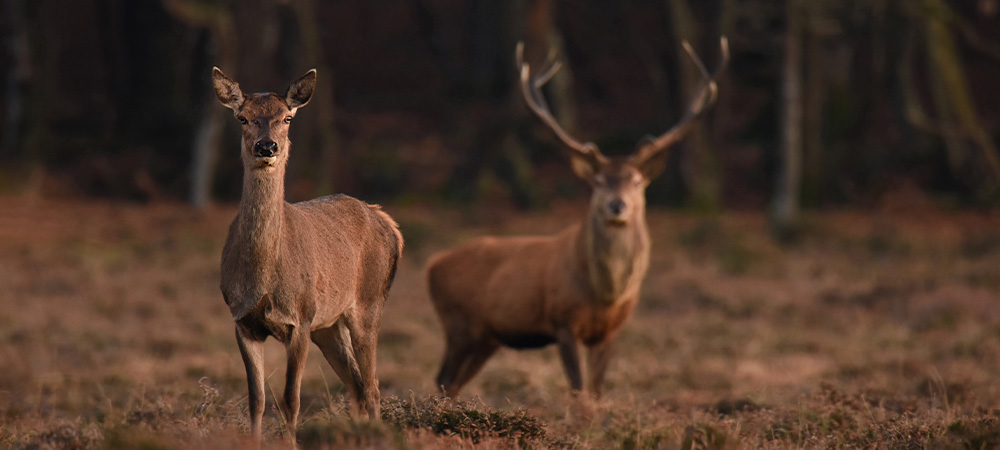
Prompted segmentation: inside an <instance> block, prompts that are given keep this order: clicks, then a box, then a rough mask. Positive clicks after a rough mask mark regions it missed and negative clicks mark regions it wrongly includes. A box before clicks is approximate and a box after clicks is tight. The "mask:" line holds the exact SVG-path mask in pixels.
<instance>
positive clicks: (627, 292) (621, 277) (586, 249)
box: [579, 211, 650, 305]
mask: <svg viewBox="0 0 1000 450" xmlns="http://www.w3.org/2000/svg"><path fill="white" fill-rule="evenodd" d="M580 240H581V241H582V242H580V244H581V245H579V248H580V249H581V250H582V251H583V254H582V255H580V256H581V260H582V261H585V262H586V266H587V277H588V281H589V284H590V289H591V290H592V291H593V293H594V297H595V298H596V299H597V300H598V301H600V302H602V303H605V304H608V305H610V304H614V303H617V302H618V301H621V300H624V299H626V298H629V297H630V296H631V295H633V294H637V293H638V290H639V287H640V284H641V283H642V278H643V276H644V275H645V272H646V268H647V267H648V266H649V247H650V242H649V230H648V229H647V227H646V220H645V217H644V214H643V213H642V212H641V211H640V212H638V213H637V214H636V215H635V217H633V218H632V219H631V220H630V221H629V222H628V223H626V224H623V225H609V224H608V223H607V222H605V221H604V220H603V219H601V218H599V217H598V216H597V215H596V214H590V217H589V218H588V219H587V220H586V221H585V222H584V226H583V228H582V230H581V233H580Z"/></svg>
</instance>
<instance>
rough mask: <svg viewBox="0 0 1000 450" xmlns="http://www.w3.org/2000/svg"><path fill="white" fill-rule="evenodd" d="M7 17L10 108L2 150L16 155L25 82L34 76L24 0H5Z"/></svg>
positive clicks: (1, 145)
mask: <svg viewBox="0 0 1000 450" xmlns="http://www.w3.org/2000/svg"><path fill="white" fill-rule="evenodd" d="M3 5H4V8H3V13H4V16H6V18H7V24H8V26H9V27H10V36H8V38H7V42H6V44H7V47H8V51H9V52H10V53H9V55H10V58H11V64H10V67H8V68H7V86H5V89H6V91H7V92H6V94H4V97H5V98H6V99H7V108H6V111H4V124H3V139H2V141H0V151H2V152H3V154H5V155H16V154H19V153H20V152H17V151H16V149H17V147H18V145H19V142H20V139H21V125H22V120H23V116H24V85H25V83H26V82H27V80H28V79H29V78H30V77H31V62H30V59H29V54H28V33H27V30H26V29H25V23H26V21H27V19H26V18H25V12H24V0H5V1H4V3H3Z"/></svg>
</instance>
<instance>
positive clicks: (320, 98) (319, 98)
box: [293, 0, 340, 194]
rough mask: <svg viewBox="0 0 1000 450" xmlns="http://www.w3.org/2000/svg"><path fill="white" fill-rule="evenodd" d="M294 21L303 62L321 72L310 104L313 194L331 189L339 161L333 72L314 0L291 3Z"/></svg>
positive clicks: (329, 191) (327, 191)
mask: <svg viewBox="0 0 1000 450" xmlns="http://www.w3.org/2000/svg"><path fill="white" fill-rule="evenodd" d="M293 6H294V8H295V13H296V20H297V21H298V23H299V30H300V31H301V36H300V38H301V40H302V48H303V52H304V53H305V60H306V63H307V64H309V65H311V66H312V67H314V68H316V70H317V71H318V72H319V73H320V74H321V76H320V77H319V78H318V79H317V83H318V85H317V86H316V94H315V98H314V99H313V100H314V101H313V104H315V105H316V116H315V117H316V120H315V122H316V137H317V139H318V142H317V144H318V147H319V151H320V154H319V166H320V170H319V173H318V174H316V190H317V191H318V192H317V194H329V193H331V192H334V188H335V186H336V185H335V180H336V178H337V175H338V173H337V171H338V167H339V164H337V160H338V157H339V156H340V155H339V154H338V142H339V139H338V136H337V128H336V120H335V108H334V98H333V94H334V90H333V89H334V73H333V70H332V69H331V68H330V65H329V64H328V63H327V61H326V57H325V54H324V52H323V41H322V39H321V38H320V33H319V26H318V24H317V22H316V21H317V20H318V19H319V16H318V15H317V13H316V2H315V1H314V0H296V1H295V3H293Z"/></svg>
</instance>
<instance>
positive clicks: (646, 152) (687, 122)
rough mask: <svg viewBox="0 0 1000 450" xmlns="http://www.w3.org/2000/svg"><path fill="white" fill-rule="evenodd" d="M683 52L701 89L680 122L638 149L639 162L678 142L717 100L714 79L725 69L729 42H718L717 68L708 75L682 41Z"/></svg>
mask: <svg viewBox="0 0 1000 450" xmlns="http://www.w3.org/2000/svg"><path fill="white" fill-rule="evenodd" d="M682 45H683V46H684V50H685V51H686V52H687V54H688V55H689V56H690V57H691V60H692V61H693V62H694V65H695V67H697V68H698V71H699V72H700V73H701V75H702V76H703V77H704V78H705V80H704V81H702V84H701V88H700V89H699V90H698V93H697V94H696V95H695V98H694V100H693V101H692V102H691V104H690V105H689V106H688V108H687V110H685V111H684V115H683V116H682V117H681V120H680V121H679V122H678V123H677V124H676V125H674V126H673V127H671V128H670V129H669V130H667V132H666V133H663V134H662V135H660V136H659V137H657V138H655V139H651V140H650V143H649V144H647V145H644V146H642V147H641V148H640V149H639V153H638V154H637V155H636V156H637V158H638V159H639V160H640V161H644V160H647V159H649V158H651V157H653V156H655V155H656V154H658V153H660V152H662V151H663V150H666V149H667V148H669V147H670V146H671V145H674V144H675V143H677V141H680V140H681V139H682V138H683V137H684V136H685V135H687V133H688V132H689V131H691V127H692V125H694V120H695V119H697V118H698V117H699V116H701V114H702V113H704V112H705V111H706V110H707V109H708V108H709V107H710V106H712V105H713V104H714V103H715V100H716V99H717V98H718V93H719V86H718V84H717V83H716V79H717V78H718V77H719V75H720V74H721V73H722V72H723V71H724V70H725V69H726V65H727V64H728V63H729V40H728V39H726V37H725V36H723V37H722V38H721V39H720V40H719V46H720V50H719V66H718V67H717V68H716V69H715V73H712V74H709V73H708V69H706V68H705V64H704V63H702V62H701V58H699V57H698V54H697V53H695V51H694V49H693V48H691V44H689V43H688V42H687V41H684V42H683V44H682Z"/></svg>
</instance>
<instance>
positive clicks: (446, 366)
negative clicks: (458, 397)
mask: <svg viewBox="0 0 1000 450" xmlns="http://www.w3.org/2000/svg"><path fill="white" fill-rule="evenodd" d="M471 341H472V338H470V337H469V336H467V335H464V334H462V335H459V336H456V335H455V334H454V333H452V334H448V335H447V336H445V347H444V358H443V359H442V360H441V370H439V371H438V375H437V378H435V379H434V381H435V382H436V383H437V387H438V389H440V390H441V392H442V393H443V394H445V395H448V396H451V395H453V394H457V393H458V390H457V389H452V384H453V383H454V382H455V377H456V376H457V375H458V371H459V369H461V368H462V363H464V362H465V360H466V359H467V358H468V357H469V355H470V354H471V352H470V350H471V349H470V348H469V346H470V344H471Z"/></svg>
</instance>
